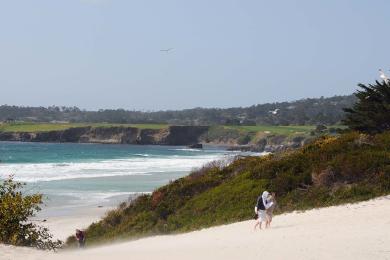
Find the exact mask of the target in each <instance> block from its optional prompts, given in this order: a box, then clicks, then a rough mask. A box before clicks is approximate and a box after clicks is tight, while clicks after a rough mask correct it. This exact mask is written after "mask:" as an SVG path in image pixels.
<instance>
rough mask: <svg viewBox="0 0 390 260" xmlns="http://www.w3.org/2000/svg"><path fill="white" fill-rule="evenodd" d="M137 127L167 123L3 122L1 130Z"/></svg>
mask: <svg viewBox="0 0 390 260" xmlns="http://www.w3.org/2000/svg"><path fill="white" fill-rule="evenodd" d="M85 126H92V127H113V126H123V127H136V128H140V129H163V128H166V127H168V125H167V124H108V123H2V124H0V132H48V131H58V130H65V129H69V128H73V127H85Z"/></svg>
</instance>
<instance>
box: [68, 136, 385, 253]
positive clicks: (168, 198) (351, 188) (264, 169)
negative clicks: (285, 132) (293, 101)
mask: <svg viewBox="0 0 390 260" xmlns="http://www.w3.org/2000/svg"><path fill="white" fill-rule="evenodd" d="M264 190H268V191H274V192H276V194H277V200H278V205H279V208H278V209H277V212H276V213H282V212H288V211H293V210H306V209H311V208H316V207H324V206H330V205H337V204H341V203H349V202H356V201H361V200H366V199H370V198H373V197H376V196H380V195H384V194H388V193H390V132H387V133H384V134H379V135H376V136H367V135H362V134H359V133H347V134H343V135H341V136H339V137H326V136H324V137H321V138H319V139H318V140H316V141H314V142H313V143H311V144H309V145H306V146H304V147H303V148H301V149H298V150H295V151H290V152H286V153H283V154H277V155H270V156H266V157H246V158H239V159H237V160H235V161H234V162H233V163H231V164H230V165H228V166H226V167H221V165H218V164H212V165H209V166H208V167H204V168H203V169H200V170H198V171H194V172H193V173H191V174H190V175H189V176H187V177H184V178H180V179H178V180H176V181H174V182H172V183H170V184H168V185H165V186H163V187H161V188H159V189H157V190H155V191H154V192H153V193H152V194H151V195H143V196H141V197H139V198H138V199H136V200H135V201H134V202H132V203H131V204H126V203H123V204H121V205H120V207H119V208H118V209H116V210H113V211H110V212H109V213H108V214H107V216H106V217H105V218H104V219H103V220H101V221H99V222H97V223H94V224H92V225H91V226H90V227H89V228H88V229H87V230H86V232H87V237H88V241H89V244H99V243H105V242H111V241H113V240H120V239H134V238H139V237H143V236H148V235H155V234H169V233H177V232H184V231H189V230H195V229H200V228H205V227H209V226H214V225H221V224H227V223H232V222H236V221H241V220H247V219H250V218H251V217H252V215H253V208H254V204H255V202H256V198H257V196H259V194H261V192H262V191H264ZM72 244H74V239H73V238H69V239H68V245H72Z"/></svg>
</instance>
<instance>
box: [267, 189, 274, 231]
mask: <svg viewBox="0 0 390 260" xmlns="http://www.w3.org/2000/svg"><path fill="white" fill-rule="evenodd" d="M267 201H268V202H272V205H271V207H269V208H268V209H266V210H265V213H266V214H267V222H266V223H265V227H270V226H271V222H272V218H273V215H274V209H275V207H276V195H275V192H271V195H270V196H269V197H268V199H267Z"/></svg>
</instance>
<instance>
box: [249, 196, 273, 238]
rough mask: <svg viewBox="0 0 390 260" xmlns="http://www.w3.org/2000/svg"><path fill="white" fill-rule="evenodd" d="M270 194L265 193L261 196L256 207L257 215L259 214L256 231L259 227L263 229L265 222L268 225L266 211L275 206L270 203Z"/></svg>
mask: <svg viewBox="0 0 390 260" xmlns="http://www.w3.org/2000/svg"><path fill="white" fill-rule="evenodd" d="M268 197H269V192H268V191H264V192H263V194H262V195H261V196H259V197H258V198H257V203H256V206H255V213H256V214H257V220H256V224H255V226H254V230H256V228H257V226H259V228H260V229H261V224H262V223H263V222H266V223H267V220H268V219H267V214H266V212H265V211H266V209H268V208H270V207H271V206H272V205H273V202H272V201H268Z"/></svg>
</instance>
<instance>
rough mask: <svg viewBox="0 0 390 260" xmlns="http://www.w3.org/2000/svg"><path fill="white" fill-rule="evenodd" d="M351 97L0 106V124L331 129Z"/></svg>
mask: <svg viewBox="0 0 390 260" xmlns="http://www.w3.org/2000/svg"><path fill="white" fill-rule="evenodd" d="M354 103H355V97H354V96H352V95H350V96H335V97H330V98H323V97H321V98H309V99H302V100H298V101H293V102H281V103H268V104H261V105H254V106H251V107H246V108H242V107H236V108H226V109H220V108H193V109H185V110H176V111H157V112H141V111H127V110H123V109H116V110H112V109H105V110H99V111H85V110H80V109H79V108H77V107H56V106H53V107H48V108H45V107H19V106H8V105H3V106H0V121H14V120H16V121H26V122H53V121H55V122H72V123H102V122H106V123H116V124H118V123H120V124H145V123H162V124H171V125H316V124H326V125H333V124H337V123H339V122H340V120H341V119H342V118H343V117H344V111H343V108H349V107H351V106H352V105H353V104H354Z"/></svg>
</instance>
